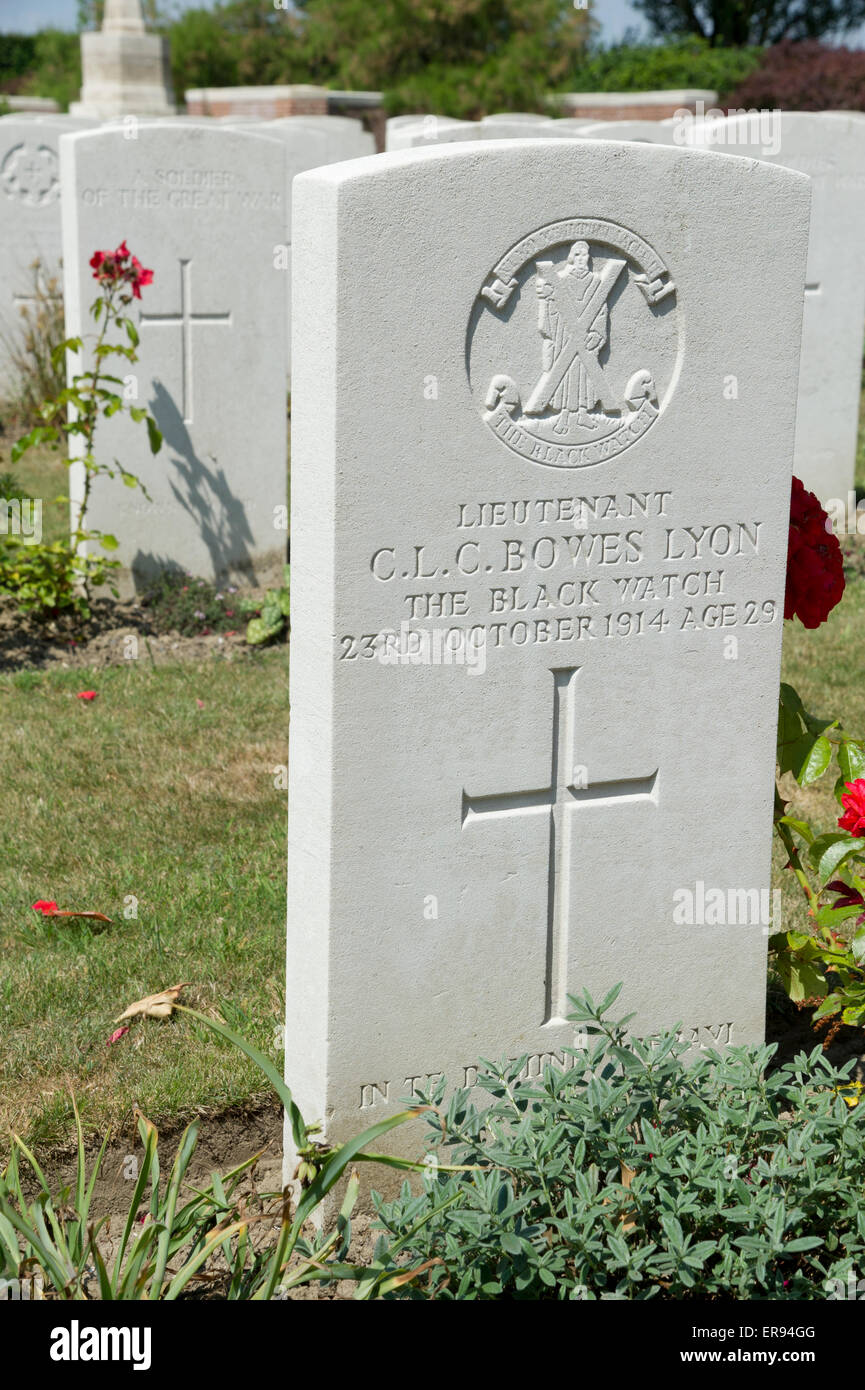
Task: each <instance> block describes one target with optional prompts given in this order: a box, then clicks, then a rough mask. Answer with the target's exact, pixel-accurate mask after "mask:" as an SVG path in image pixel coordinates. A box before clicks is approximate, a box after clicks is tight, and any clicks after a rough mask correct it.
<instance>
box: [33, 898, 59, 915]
mask: <svg viewBox="0 0 865 1390" xmlns="http://www.w3.org/2000/svg"><path fill="white" fill-rule="evenodd" d="M31 907H32V908H33V911H34V912H43V913H44V914H45V916H46V917H56V916H57V913H58V912H59V911H60V909H59V907H58V906H57V904H56V903H53V902H46V901H45V899H44V898H40V899H39V901H38V902H35V903H31Z"/></svg>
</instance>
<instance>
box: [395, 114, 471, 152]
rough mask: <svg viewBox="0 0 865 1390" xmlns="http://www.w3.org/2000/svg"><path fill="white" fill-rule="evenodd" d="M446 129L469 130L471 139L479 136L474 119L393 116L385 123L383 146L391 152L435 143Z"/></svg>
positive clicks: (437, 142)
mask: <svg viewBox="0 0 865 1390" xmlns="http://www.w3.org/2000/svg"><path fill="white" fill-rule="evenodd" d="M397 123H398V124H397ZM447 131H469V132H470V133H471V137H472V139H474V140H477V139H478V138H479V136H478V126H477V122H476V121H456V120H453V118H452V117H450V116H431V115H430V116H394V117H392V118H391V120H389V121H388V123H387V130H386V133H385V148H386V150H387V151H388V152H391V151H393V150H407V149H412V148H414V147H416V146H418V145H422V144H423V145H437V144H440V143H441V141H442V139H443V138H444V133H445V132H447Z"/></svg>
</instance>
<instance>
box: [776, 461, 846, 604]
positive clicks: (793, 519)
mask: <svg viewBox="0 0 865 1390" xmlns="http://www.w3.org/2000/svg"><path fill="white" fill-rule="evenodd" d="M843 593H844V561H843V557H842V555H841V546H840V544H839V543H838V537H837V536H836V535H834V534H833V533H832V530H831V522H830V521H829V518H828V517H827V515H826V512H825V511H824V510H823V508H822V507H821V505H820V503H819V501H818V499H817V498H816V497H815V496H814V493H813V492H808V491H806V489H805V487H804V486H803V484H802V482H801V481H800V479H799V478H794V479H793V493H792V497H791V502H790V538H789V542H788V548H787V589H786V593H785V595H784V617H785V618H795V617H798V618H800V619H801V621H802V623H803V625H804V626H805V627H808V628H814V627H819V626H820V624H821V623H825V621H826V619H827V618H828V616H829V614H830V613H831V611H832V609H833V608H834V607H835V605H836V603H839V602H840V601H841V597H842V595H843Z"/></svg>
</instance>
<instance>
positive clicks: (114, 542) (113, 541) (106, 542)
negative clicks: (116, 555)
mask: <svg viewBox="0 0 865 1390" xmlns="http://www.w3.org/2000/svg"><path fill="white" fill-rule="evenodd" d="M99 544H100V545H101V546H102V549H103V550H116V549H117V547H118V545H119V544H120V542H119V541H118V539H117V537H116V536H112V535H111V533H110V532H108V531H106V532H104V533H103V535H101V536H100V537H99Z"/></svg>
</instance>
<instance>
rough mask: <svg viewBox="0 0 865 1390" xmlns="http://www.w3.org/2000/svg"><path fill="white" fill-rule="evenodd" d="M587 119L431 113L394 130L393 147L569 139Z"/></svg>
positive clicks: (577, 134)
mask: <svg viewBox="0 0 865 1390" xmlns="http://www.w3.org/2000/svg"><path fill="white" fill-rule="evenodd" d="M585 124H586V122H585V121H571V120H570V119H567V118H563V119H561V120H550V119H548V118H547V117H545V116H531V117H530V116H527V115H526V116H523V115H517V116H516V117H515V119H514V120H513V121H508V120H507V118H506V117H505V116H485V117H484V118H483V120H480V121H452V120H448V119H447V118H446V117H443V116H427V117H425V118H424V119H423V123H422V124H418V125H413V126H404V127H403V128H402V129H399V130H396V131H394V132H393V135H392V136H390V137H389V139H390V145H389V149H390V150H397V149H422V148H423V147H424V146H425V145H431V144H432V145H452V144H458V143H459V144H462V143H465V142H466V141H476V140H536V139H541V138H543V139H545V140H565V139H573V138H574V137H575V136H580V135H582V127H583V126H584V125H585Z"/></svg>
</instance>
